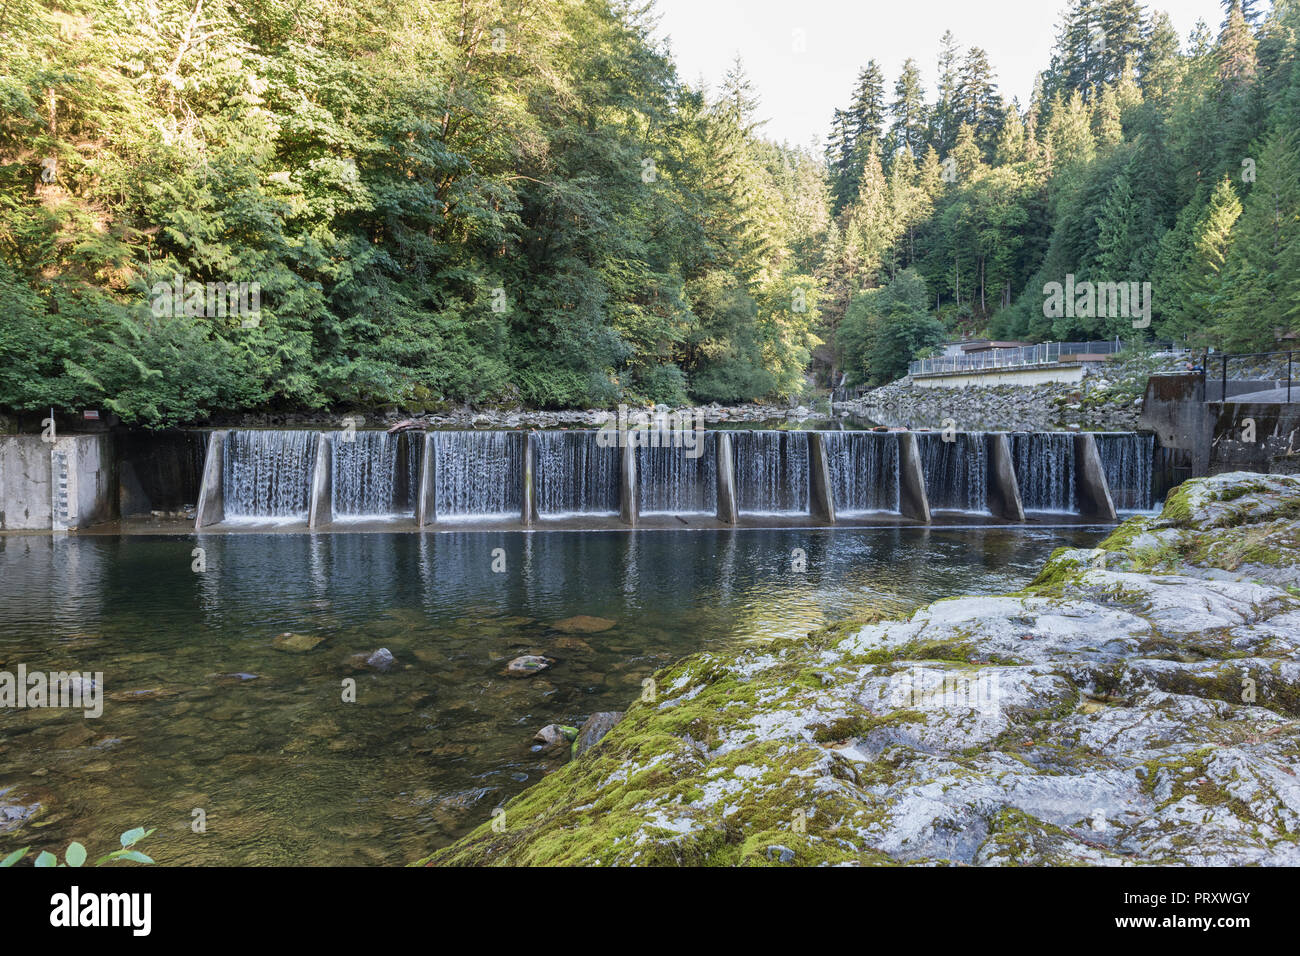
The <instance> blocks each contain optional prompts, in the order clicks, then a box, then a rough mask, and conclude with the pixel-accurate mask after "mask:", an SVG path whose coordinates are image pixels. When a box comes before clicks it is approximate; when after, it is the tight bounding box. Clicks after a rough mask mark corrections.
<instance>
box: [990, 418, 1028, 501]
mask: <svg viewBox="0 0 1300 956" xmlns="http://www.w3.org/2000/svg"><path fill="white" fill-rule="evenodd" d="M988 460H989V473H988V503H989V511H991V512H992V513H993V514H994V515H996V516H997V517H999V518H1005V519H1006V520H1007V521H1019V522H1023V521H1024V520H1025V505H1024V501H1023V499H1022V498H1021V497H1020V482H1019V480H1017V478H1016V468H1015V464H1014V463H1013V461H1012V459H1011V439H1010V438H1008V437H1007V435H1006V433H1005V432H997V433H995V434H991V435H989V436H988Z"/></svg>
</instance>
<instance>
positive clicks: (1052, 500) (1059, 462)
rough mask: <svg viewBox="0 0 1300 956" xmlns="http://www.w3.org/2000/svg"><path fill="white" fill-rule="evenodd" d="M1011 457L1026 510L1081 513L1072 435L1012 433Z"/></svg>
mask: <svg viewBox="0 0 1300 956" xmlns="http://www.w3.org/2000/svg"><path fill="white" fill-rule="evenodd" d="M1011 459H1012V462H1013V463H1014V465H1015V469H1016V481H1017V482H1019V484H1020V498H1021V500H1022V501H1023V502H1024V506H1025V510H1026V511H1057V512H1069V513H1072V514H1077V513H1078V511H1079V495H1078V489H1077V488H1076V485H1075V477H1074V476H1075V472H1074V436H1073V435H1070V434H1064V433H1056V432H1042V433H1038V432H1035V433H1032V434H1030V433H1019V434H1015V435H1012V436H1011Z"/></svg>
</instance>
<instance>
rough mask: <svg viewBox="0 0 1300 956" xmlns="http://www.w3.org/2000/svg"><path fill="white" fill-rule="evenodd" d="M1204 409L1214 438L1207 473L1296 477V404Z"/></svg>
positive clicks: (1299, 411) (1299, 415) (1299, 464)
mask: <svg viewBox="0 0 1300 956" xmlns="http://www.w3.org/2000/svg"><path fill="white" fill-rule="evenodd" d="M1206 407H1207V409H1208V410H1209V418H1210V429H1211V430H1212V433H1213V436H1214V437H1213V443H1212V447H1211V450H1210V455H1209V458H1210V461H1209V474H1211V475H1219V474H1223V473H1224V472H1229V471H1258V472H1261V473H1263V474H1275V475H1276V474H1296V472H1297V470H1298V469H1300V405H1239V404H1234V403H1231V402H1230V403H1228V404H1226V405H1221V404H1212V405H1208V406H1206ZM1252 432H1253V434H1252ZM1252 439H1253V440H1252Z"/></svg>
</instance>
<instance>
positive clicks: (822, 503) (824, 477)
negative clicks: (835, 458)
mask: <svg viewBox="0 0 1300 956" xmlns="http://www.w3.org/2000/svg"><path fill="white" fill-rule="evenodd" d="M808 478H809V486H810V487H809V492H810V495H809V497H810V498H811V501H810V506H811V508H812V514H813V516H814V517H816V518H820V519H821V520H822V521H825V522H826V523H827V524H834V523H835V495H834V494H833V493H832V491H831V470H830V462H829V461H828V460H827V457H826V442H825V440H824V439H823V438H822V436H821V435H819V434H817V433H816V432H813V433H812V434H811V435H809V436H808ZM921 487H922V491H924V490H925V482H924V480H923V481H922V482H921ZM718 497H719V501H721V495H719V496H718ZM927 507H928V506H927Z"/></svg>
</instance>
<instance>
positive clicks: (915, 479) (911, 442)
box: [898, 432, 931, 524]
mask: <svg viewBox="0 0 1300 956" xmlns="http://www.w3.org/2000/svg"><path fill="white" fill-rule="evenodd" d="M898 485H899V495H898V499H899V510H900V511H901V512H902V514H903V517H905V518H911V519H912V520H913V521H920V522H923V523H925V524H929V523H930V520H931V516H930V496H929V494H927V492H926V490H925V472H924V470H923V469H922V468H921V450H920V448H919V446H918V445H917V442H916V436H915V435H913V434H912V433H911V432H905V433H903V434H900V435H899V436H898Z"/></svg>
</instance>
